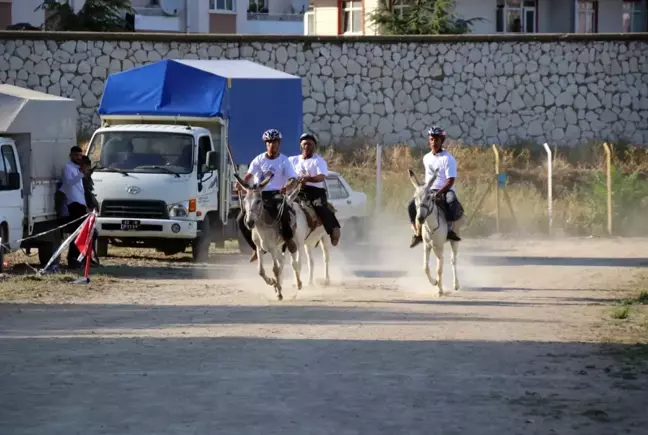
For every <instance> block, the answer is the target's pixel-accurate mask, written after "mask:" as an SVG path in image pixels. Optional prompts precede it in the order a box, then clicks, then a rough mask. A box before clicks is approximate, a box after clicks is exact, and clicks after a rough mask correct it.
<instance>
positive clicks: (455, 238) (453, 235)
mask: <svg viewBox="0 0 648 435" xmlns="http://www.w3.org/2000/svg"><path fill="white" fill-rule="evenodd" d="M448 240H451V241H453V242H461V238H460V237H459V236H458V235H457V233H455V232H454V231H452V230H450V231H448Z"/></svg>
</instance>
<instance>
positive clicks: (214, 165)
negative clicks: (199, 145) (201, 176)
mask: <svg viewBox="0 0 648 435" xmlns="http://www.w3.org/2000/svg"><path fill="white" fill-rule="evenodd" d="M219 165H220V155H219V154H218V153H217V152H216V151H207V164H206V165H205V166H207V169H209V170H210V171H214V170H216V169H218V166H219Z"/></svg>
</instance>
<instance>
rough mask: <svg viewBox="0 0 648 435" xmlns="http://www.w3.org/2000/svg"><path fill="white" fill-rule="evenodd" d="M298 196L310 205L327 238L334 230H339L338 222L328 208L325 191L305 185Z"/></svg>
mask: <svg viewBox="0 0 648 435" xmlns="http://www.w3.org/2000/svg"><path fill="white" fill-rule="evenodd" d="M299 196H300V197H301V198H302V199H304V200H306V201H308V202H309V203H310V204H311V206H312V207H313V209H314V210H315V214H317V217H318V218H320V220H321V221H322V226H324V229H325V230H326V233H327V234H328V235H329V236H330V235H331V234H332V233H333V230H334V229H336V228H340V222H338V220H337V217H335V213H333V210H331V209H330V208H329V206H328V200H327V199H326V189H323V188H321V187H316V186H309V185H307V184H306V185H304V186H302V188H301V191H300V192H299Z"/></svg>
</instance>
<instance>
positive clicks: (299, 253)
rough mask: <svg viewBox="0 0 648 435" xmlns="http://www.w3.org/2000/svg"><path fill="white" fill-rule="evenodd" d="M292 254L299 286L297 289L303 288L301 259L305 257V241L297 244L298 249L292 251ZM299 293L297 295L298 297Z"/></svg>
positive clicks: (293, 266)
mask: <svg viewBox="0 0 648 435" xmlns="http://www.w3.org/2000/svg"><path fill="white" fill-rule="evenodd" d="M290 256H291V257H292V263H291V266H292V270H293V272H294V274H295V285H296V286H297V290H301V289H302V281H301V259H302V258H303V257H304V243H303V242H300V243H298V244H297V250H296V251H295V252H291V253H290ZM296 296H297V295H295V297H296Z"/></svg>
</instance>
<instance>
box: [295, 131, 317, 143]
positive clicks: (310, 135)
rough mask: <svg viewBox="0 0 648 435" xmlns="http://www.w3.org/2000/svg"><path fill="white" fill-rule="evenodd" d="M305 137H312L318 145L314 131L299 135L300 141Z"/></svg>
mask: <svg viewBox="0 0 648 435" xmlns="http://www.w3.org/2000/svg"><path fill="white" fill-rule="evenodd" d="M305 139H310V140H312V141H313V143H315V145H317V138H316V137H315V135H314V134H313V133H304V134H302V135H301V136H299V141H300V142H301V141H303V140H305Z"/></svg>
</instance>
